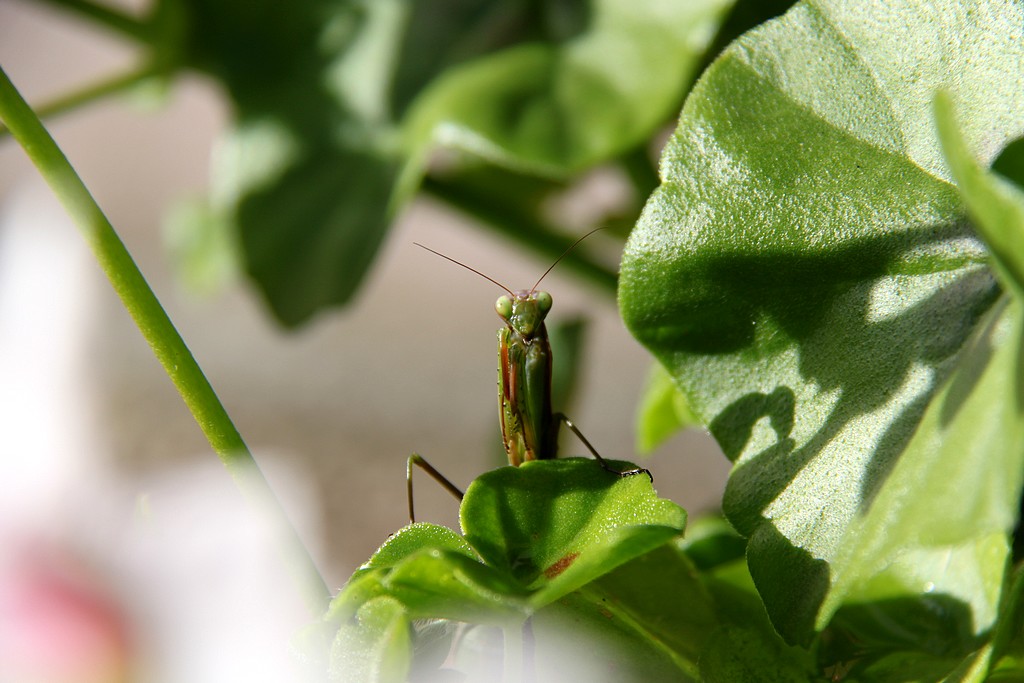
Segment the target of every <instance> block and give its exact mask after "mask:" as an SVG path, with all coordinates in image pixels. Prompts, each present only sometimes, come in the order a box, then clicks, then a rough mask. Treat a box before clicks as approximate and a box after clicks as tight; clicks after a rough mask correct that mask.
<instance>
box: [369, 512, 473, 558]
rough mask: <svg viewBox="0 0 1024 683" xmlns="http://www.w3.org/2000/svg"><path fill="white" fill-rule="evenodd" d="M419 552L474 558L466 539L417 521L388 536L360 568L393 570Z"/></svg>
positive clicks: (435, 525) (449, 530) (436, 526)
mask: <svg viewBox="0 0 1024 683" xmlns="http://www.w3.org/2000/svg"><path fill="white" fill-rule="evenodd" d="M421 550H447V551H450V552H455V553H462V554H463V555H465V556H466V557H470V558H475V557H476V553H474V552H473V549H472V548H471V547H469V544H468V543H466V539H464V538H463V537H462V536H460V535H459V534H457V533H455V532H454V531H452V530H451V529H449V528H448V527H444V526H439V525H437V524H430V523H429V522H416V523H415V524H410V525H408V526H405V527H402V528H401V529H399V530H398V531H396V532H395V533H393V534H392V535H391V536H390V537H388V540H387V541H385V542H384V545H382V546H381V547H380V548H378V549H377V552H375V553H374V554H373V556H372V557H371V558H370V559H369V560H367V562H366V564H364V565H363V566H362V567H361V568H360V569H377V568H385V567H393V566H395V565H397V564H399V563H400V562H401V561H402V560H404V559H405V558H407V557H409V556H410V555H413V554H415V553H418V552H420V551H421Z"/></svg>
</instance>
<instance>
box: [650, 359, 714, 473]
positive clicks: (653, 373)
mask: <svg viewBox="0 0 1024 683" xmlns="http://www.w3.org/2000/svg"><path fill="white" fill-rule="evenodd" d="M636 422H637V426H636V441H637V443H636V448H637V450H638V451H639V452H640V453H645V454H646V453H650V452H651V451H653V450H654V449H655V448H657V447H658V446H660V445H661V444H662V443H663V442H664V441H665V440H666V439H668V438H669V437H670V436H672V435H673V434H675V433H676V432H678V431H679V430H680V429H685V428H686V427H697V426H702V425H703V423H702V422H701V421H700V418H699V417H697V415H696V413H694V412H693V410H691V409H690V404H689V403H688V402H687V400H686V396H685V395H684V394H683V393H682V392H681V391H679V389H678V388H677V387H676V384H675V381H673V379H672V376H671V375H670V374H668V372H666V371H665V368H664V367H662V366H661V365H660V364H658V363H655V364H653V365H652V366H651V370H650V373H649V374H648V375H647V386H646V387H645V388H644V395H643V397H642V398H641V399H640V408H639V409H638V410H637V420H636Z"/></svg>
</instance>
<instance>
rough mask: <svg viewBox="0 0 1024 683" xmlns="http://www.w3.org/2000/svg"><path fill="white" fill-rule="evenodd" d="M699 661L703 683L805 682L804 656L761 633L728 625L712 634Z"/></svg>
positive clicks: (806, 670)
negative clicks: (740, 682) (741, 682)
mask: <svg viewBox="0 0 1024 683" xmlns="http://www.w3.org/2000/svg"><path fill="white" fill-rule="evenodd" d="M710 643H711V645H710V646H709V647H708V649H707V651H706V652H705V653H704V656H703V657H702V658H701V661H700V680H701V681H704V683H735V682H736V681H743V683H790V682H792V683H805V682H806V681H807V680H809V674H810V671H808V667H807V664H806V661H804V660H805V657H802V656H801V654H800V653H799V651H796V650H795V648H788V647H786V645H785V644H784V643H782V642H780V641H779V640H778V639H776V638H772V637H771V636H770V635H768V634H766V633H765V632H764V631H762V630H755V629H753V628H749V627H744V626H727V627H723V628H721V629H719V630H717V631H715V632H714V633H712V634H711V638H710Z"/></svg>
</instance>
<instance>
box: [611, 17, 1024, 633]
mask: <svg viewBox="0 0 1024 683" xmlns="http://www.w3.org/2000/svg"><path fill="white" fill-rule="evenodd" d="M1022 23H1024V6H1022V5H1021V3H1019V2H1014V1H1011V0H1001V1H997V2H990V3H986V4H985V7H984V10H983V11H981V10H979V11H968V10H965V9H964V8H963V6H962V5H961V4H960V3H957V2H953V1H952V0H945V1H942V2H928V3H924V2H919V1H915V0H903V1H901V2H892V3H884V4H882V3H847V2H839V1H831V0H819V1H817V2H802V3H800V4H798V5H797V6H796V7H794V9H793V10H791V11H790V12H788V13H787V14H786V15H785V16H784V17H782V18H780V19H778V20H776V21H773V22H770V23H768V24H765V25H764V26H762V27H761V28H759V29H756V30H755V31H752V32H751V33H749V34H747V35H745V36H744V37H743V38H741V39H740V40H739V41H738V42H737V43H736V44H734V45H733V46H732V47H730V48H729V49H728V50H727V51H726V52H725V53H723V55H722V57H721V58H720V59H719V60H717V61H716V62H715V63H714V64H713V65H712V66H711V67H710V68H709V69H708V71H707V72H706V73H705V75H704V77H703V78H702V79H701V81H700V82H699V83H698V84H697V86H695V88H694V90H693V92H692V94H691V96H690V98H689V99H688V100H687V103H686V106H685V107H684V109H683V112H682V116H681V119H680V126H679V128H678V130H677V131H676V133H675V135H674V137H673V138H672V140H671V141H670V143H669V145H668V147H667V148H666V151H665V154H664V157H663V159H662V181H663V184H662V186H661V187H660V188H659V190H658V191H657V192H656V193H655V194H654V195H653V196H652V198H651V200H650V202H649V203H648V206H647V208H646V210H645V213H644V216H643V217H642V219H641V221H640V223H639V224H638V226H637V228H636V230H635V231H634V233H633V234H632V235H631V237H630V242H629V244H628V245H627V250H626V254H625V258H624V261H623V266H622V278H621V288H620V301H621V306H622V312H623V316H624V318H625V320H626V323H627V325H628V326H629V327H630V329H631V330H632V331H633V333H634V334H635V335H636V336H637V338H638V339H640V340H641V341H642V342H643V343H644V344H646V345H647V346H648V347H649V348H650V349H651V350H652V351H653V352H654V353H655V354H656V355H657V356H658V358H659V360H660V361H661V362H662V363H663V364H664V365H665V366H666V367H667V368H668V369H669V371H670V372H671V374H672V376H673V377H674V378H675V380H676V381H677V382H679V384H680V385H681V386H683V387H684V388H685V390H686V392H687V396H688V398H689V399H690V405H691V407H692V408H693V409H694V411H695V412H696V413H697V414H699V415H700V416H701V417H702V418H703V419H704V420H705V421H706V422H707V423H708V424H709V425H710V428H711V431H712V433H713V434H714V435H715V437H716V438H717V439H718V441H719V443H720V444H721V445H722V447H723V449H724V451H725V452H726V455H728V456H729V457H730V458H731V459H732V460H733V461H734V462H735V463H736V467H735V468H734V471H733V474H732V476H731V478H730V482H729V485H728V488H727V491H726V496H725V500H724V510H725V512H726V514H727V515H728V517H729V519H730V521H731V522H732V523H733V524H734V525H735V527H736V528H737V529H738V530H739V531H740V532H742V533H743V534H744V535H746V536H748V537H749V544H748V549H747V553H748V558H749V562H750V568H751V572H752V574H753V576H754V580H755V581H756V583H757V585H758V588H759V590H760V591H761V594H762V596H763V598H764V600H765V604H766V605H767V607H768V610H769V613H770V614H771V616H772V620H773V623H774V624H775V626H776V627H777V628H778V629H779V630H780V632H782V633H783V634H784V635H785V636H786V637H787V638H788V639H789V640H791V641H806V640H807V639H809V638H810V637H811V636H812V634H813V633H814V632H815V631H816V630H817V629H820V628H821V627H822V626H823V625H824V623H825V622H826V621H827V619H828V618H829V616H830V615H831V613H832V612H833V611H834V610H835V609H836V608H837V607H838V606H839V602H841V601H843V600H847V599H851V598H853V596H854V594H860V593H861V592H862V591H864V593H863V595H864V596H867V595H868V594H869V593H870V594H871V595H872V598H871V599H873V600H874V599H880V598H881V596H882V595H883V594H886V595H888V596H889V597H892V596H893V595H902V596H912V595H924V594H925V592H926V591H928V590H936V591H941V592H944V593H946V595H947V596H948V597H950V598H951V599H953V600H956V601H958V602H960V603H962V604H963V605H964V606H965V607H966V608H967V609H968V611H969V613H970V614H971V617H972V619H973V621H972V629H973V630H974V632H980V631H983V630H984V629H986V628H988V627H989V626H990V625H991V620H992V618H993V616H994V607H995V605H994V602H993V600H994V598H995V597H996V595H997V590H996V589H997V587H998V578H999V574H1000V572H1001V567H1002V559H1001V558H1002V555H1001V554H1000V553H1001V551H1000V549H999V547H998V546H999V542H998V539H999V538H1000V537H1002V536H1003V535H1004V534H1005V533H1006V532H1007V531H1008V530H1009V528H1010V527H1011V526H1012V523H1013V518H1014V515H1015V512H1016V498H1017V494H1019V478H1020V474H1019V473H1020V470H1021V465H1020V463H1019V459H1020V456H1021V444H1020V442H1019V441H1018V438H1019V436H1018V434H1017V432H1018V428H1017V427H1016V426H1014V425H1016V424H1020V416H1019V414H1018V408H1019V405H1018V395H1017V393H1016V391H1017V387H1016V380H1015V377H1019V374H1016V373H1017V372H1018V371H1017V370H1016V360H1015V358H1016V353H1017V350H1018V344H1019V331H1018V330H1017V326H1018V322H1017V319H1018V313H1017V312H1016V311H1015V309H1012V308H1009V307H1007V305H1006V302H1005V301H1002V300H1001V298H1000V294H999V290H998V287H997V284H996V283H995V281H994V278H993V276H992V274H991V272H990V271H989V270H988V268H987V267H986V266H985V263H986V260H987V253H986V251H985V249H984V245H983V244H982V243H981V242H980V241H979V240H978V239H977V238H976V237H975V236H974V235H973V233H972V231H971V230H970V228H969V226H968V224H967V222H966V220H965V212H964V209H963V205H962V203H961V200H960V195H959V192H958V190H957V188H956V187H955V186H954V185H953V183H952V182H951V179H950V174H949V171H948V169H947V167H946V164H945V161H944V159H943V157H942V155H941V153H940V150H939V143H938V139H937V136H936V135H935V128H934V123H933V120H932V109H931V101H932V97H933V94H934V91H935V89H937V88H946V89H948V90H949V91H950V92H951V94H952V97H953V99H954V100H955V101H956V102H957V105H958V111H959V110H960V107H961V106H964V107H965V110H964V114H963V116H964V120H963V126H964V131H963V135H964V137H965V139H966V140H967V142H968V145H969V147H970V148H971V149H973V150H975V152H976V153H979V154H981V156H982V160H983V162H985V161H988V160H990V159H992V158H993V157H994V156H995V155H996V153H997V152H998V151H999V149H1000V148H1001V147H1002V146H1003V145H1005V144H1006V143H1007V142H1008V141H1009V140H1011V139H1013V138H1016V137H1018V136H1020V134H1021V132H1022V130H1024V90H1022V89H1020V88H1014V87H1006V84H1008V83H1016V82H1017V80H1018V79H1019V75H1020V74H1021V73H1024V42H1022V41H1021V40H1020V27H1021V25H1022ZM939 46H947V47H939ZM966 54H969V55H971V56H972V58H971V59H969V60H967V59H962V58H961V56H962V55H966ZM1000 373H1002V379H999V377H998V376H999V375H1000ZM982 387H984V388H982ZM987 391H991V392H995V393H983V392H987ZM969 416H970V417H969ZM972 420H973V423H972V424H968V423H969V421H972ZM958 447H959V448H965V450H963V451H958V450H957V448H958ZM1004 447H1005V449H1004ZM904 456H908V457H906V458H905V457H904ZM958 458H962V460H958ZM949 468H951V469H949ZM954 484H959V486H956V487H955V491H954V489H953V486H954ZM965 496H966V499H965ZM985 501H989V502H985ZM928 515H933V516H928ZM943 530H944V531H943ZM861 544H867V545H866V546H864V547H862V545H861ZM1004 545H1005V544H1004ZM1004 549H1005V548H1004ZM905 550H906V551H907V552H904V551H905ZM893 553H898V558H899V560H900V561H899V562H897V561H896V560H897V555H894V554H893ZM944 553H945V554H948V556H949V557H950V562H949V563H948V564H943V563H942V562H941V561H940V558H941V557H942V556H943V554H944ZM915 567H916V568H917V570H918V571H917V572H916V573H914V571H913V568H915ZM883 569H885V570H886V575H887V578H884V579H879V581H880V582H881V583H879V584H874V585H873V586H871V587H870V589H869V587H868V585H867V584H868V583H870V582H871V580H869V578H868V577H869V576H871V575H872V574H873V573H874V572H880V571H882V570H883ZM911 575H913V576H911ZM993 581H996V583H995V584H993V583H992V582H993ZM883 584H884V586H885V588H884V590H883ZM855 585H856V586H857V588H854V586H855ZM836 586H838V590H835V591H834V590H833V589H834V588H835V587H836ZM886 591H889V593H886ZM961 645H962V644H961Z"/></svg>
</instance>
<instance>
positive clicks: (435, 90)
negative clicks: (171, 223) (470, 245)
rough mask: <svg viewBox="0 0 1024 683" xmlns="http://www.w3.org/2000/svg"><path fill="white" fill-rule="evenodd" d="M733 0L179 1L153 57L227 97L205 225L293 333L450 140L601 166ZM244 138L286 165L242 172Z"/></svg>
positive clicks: (666, 109) (672, 90)
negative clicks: (284, 145) (224, 241)
mask: <svg viewBox="0 0 1024 683" xmlns="http://www.w3.org/2000/svg"><path fill="white" fill-rule="evenodd" d="M730 3H731V0H700V1H699V2H690V3H681V4H680V3H665V2H663V1H662V0H644V2H642V3H639V4H638V3H633V4H631V5H629V6H628V10H627V9H626V7H627V6H626V5H622V4H621V3H619V2H617V0H592V2H590V3H585V2H583V1H582V0H559V1H558V2H549V3H523V2H518V1H514V0H432V1H431V2H421V3H412V2H409V1H408V0H297V1H296V2H291V3H278V2H272V1H270V0H255V1H252V0H248V1H246V2H241V1H240V0H203V1H202V2H200V1H197V0H181V2H178V3H169V2H165V3H161V7H164V6H166V7H164V11H162V12H161V14H160V16H162V17H163V18H162V19H160V20H159V21H158V22H157V23H158V24H159V25H160V26H161V27H163V28H164V29H165V30H164V31H163V33H166V34H167V36H164V37H163V38H161V41H160V47H159V49H158V53H159V55H160V57H159V58H160V60H161V62H162V63H167V64H171V65H175V64H179V63H181V64H186V65H189V66H192V67H195V68H198V69H200V70H202V71H204V72H206V73H208V74H210V75H211V76H213V77H214V78H215V79H217V80H218V81H220V82H221V83H222V84H223V85H224V87H225V88H226V90H227V92H228V93H229V95H230V97H231V100H232V102H233V104H234V107H235V112H234V113H235V120H234V124H233V126H232V129H230V130H229V131H228V134H227V146H228V147H235V148H236V151H237V150H239V149H240V150H241V151H242V152H243V153H242V154H240V155H239V154H226V155H225V154H222V155H219V156H218V161H217V163H216V165H215V169H214V177H215V182H220V181H219V180H216V179H218V178H219V177H220V176H227V177H228V178H229V181H228V182H221V183H220V186H219V187H218V188H215V190H214V192H213V201H212V203H211V210H210V212H209V214H208V215H210V216H214V217H217V218H218V219H220V220H221V221H223V223H224V224H226V225H227V230H230V231H232V232H233V233H234V234H237V235H238V236H239V239H238V240H237V242H238V245H239V246H240V249H241V257H242V258H241V261H242V262H243V264H244V266H245V269H246V271H247V272H248V274H249V275H250V276H251V278H252V279H253V280H254V281H255V282H256V284H257V285H258V287H259V288H260V290H261V292H262V293H263V296H264V297H265V298H266V300H267V302H268V304H269V305H270V307H271V309H272V310H273V312H274V315H275V316H276V317H277V318H278V319H279V320H280V321H281V322H282V323H284V324H286V325H289V326H295V325H299V324H301V323H303V322H306V321H307V320H309V319H310V318H311V317H312V316H313V315H314V314H316V312H317V311H320V310H322V309H324V308H326V307H329V306H334V305H340V304H344V303H346V302H348V301H349V300H350V299H351V297H352V296H353V295H354V293H355V292H356V290H357V288H358V286H359V283H360V282H361V281H362V279H363V277H364V276H365V274H366V272H367V270H368V269H369V267H370V265H371V263H372V261H373V259H374V257H375V255H376V253H377V251H378V250H379V248H380V245H381V244H382V242H383V239H384V237H385V235H386V232H387V229H388V227H389V225H390V223H391V222H392V221H393V220H394V218H395V216H396V213H397V211H398V210H399V209H401V207H402V206H403V205H404V204H405V203H406V202H407V201H408V200H409V199H410V198H411V196H412V194H413V191H414V190H415V188H416V186H417V184H418V178H419V174H420V169H421V164H422V162H423V161H424V160H425V159H426V155H427V154H429V151H430V148H431V147H432V146H433V144H434V142H435V141H440V142H442V144H446V142H445V140H447V138H448V137H450V136H448V135H447V133H445V131H448V133H450V132H451V131H453V130H454V128H453V126H454V127H457V128H459V129H460V130H461V131H462V132H461V133H459V135H457V136H456V137H457V138H458V139H459V140H464V139H467V136H469V137H473V136H476V138H479V139H483V138H485V137H488V136H490V137H493V138H494V140H493V141H492V142H489V143H488V144H487V145H485V146H486V147H487V148H488V149H490V148H492V147H494V146H495V145H498V146H500V145H507V146H508V147H507V149H504V150H503V151H501V153H500V154H499V155H498V157H500V158H501V159H503V160H509V159H513V158H515V159H516V162H515V165H517V166H519V167H522V166H523V165H524V164H525V165H526V166H530V167H532V168H534V169H537V168H541V167H545V168H547V167H548V166H550V157H551V154H550V152H552V151H554V152H555V158H556V159H558V163H559V164H560V168H559V169H558V173H559V174H565V173H566V172H573V171H578V170H580V169H583V168H585V167H587V166H588V165H592V164H595V163H598V162H600V161H605V160H607V159H609V158H610V157H612V156H614V155H616V154H618V153H619V152H621V151H624V150H625V149H627V148H629V147H630V146H635V145H637V144H640V143H641V142H642V141H644V140H645V139H646V138H647V137H648V136H650V135H651V134H652V133H653V132H654V130H655V129H656V127H657V126H658V125H660V124H661V123H662V122H663V121H664V120H665V119H667V118H668V117H669V116H670V115H671V112H672V111H673V109H674V107H675V105H676V103H677V101H678V100H679V98H680V97H681V94H682V92H683V91H684V89H685V88H686V87H687V84H688V82H689V81H690V79H691V78H692V74H693V72H694V70H695V68H696V63H697V60H698V58H699V57H700V55H702V51H703V48H704V47H705V46H706V45H707V43H708V42H709V40H710V39H711V37H712V36H713V34H714V30H715V28H716V27H717V22H718V18H719V15H721V14H722V12H724V11H725V9H727V8H728V6H729V5H730ZM172 5H173V7H172ZM168 8H170V9H168ZM171 9H173V10H174V11H170V10H171ZM161 35H163V34H161ZM527 64H528V65H529V66H530V69H529V70H528V71H520V67H521V66H523V65H527ZM510 70H511V71H510ZM502 73H505V74H506V75H507V76H508V78H505V77H500V76H501V74H502ZM496 76H497V78H496ZM424 98H425V99H424ZM413 112H420V113H413ZM409 114H412V120H411V121H410V122H406V121H405V119H406V118H407V115H409ZM549 115H550V118H549ZM538 116H539V117H540V118H539V119H538ZM516 120H519V121H520V122H521V123H516ZM478 124H479V125H478ZM520 129H521V130H522V131H523V134H520V133H519V132H517V130H520ZM415 130H418V131H420V133H419V134H413V135H411V136H410V135H409V132H410V131H415ZM252 131H257V132H261V133H266V132H268V131H270V132H271V135H272V136H275V137H276V139H278V140H280V139H284V140H287V142H288V153H287V154H281V155H277V156H271V157H262V158H260V159H259V160H258V162H257V163H253V162H254V158H253V154H252V153H251V152H252V150H251V149H250V147H252V146H255V147H256V148H257V150H258V148H260V147H261V146H265V145H266V141H265V140H261V139H260V136H259V135H253V134H252ZM435 132H437V133H439V136H437V137H435V135H434V133H435ZM535 133H536V134H535ZM567 133H568V134H571V140H572V143H571V144H570V145H569V146H568V148H565V145H563V144H562V142H564V141H567V140H569V139H570V138H569V137H566V134H567ZM538 136H539V137H538ZM240 139H241V140H243V143H242V144H239V142H238V140H240ZM552 141H554V142H555V143H556V147H555V148H549V147H548V144H549V143H551V142H552ZM271 143H273V141H271ZM455 146H456V147H459V146H460V145H455ZM470 147H478V146H477V145H475V144H474V145H470ZM531 155H532V156H533V157H537V158H535V159H531V158H530V157H531ZM538 155H539V156H538ZM257 156H258V155H257ZM410 157H411V158H412V161H410ZM402 169H405V176H404V177H405V180H404V181H403V180H401V173H402ZM253 172H256V175H257V176H259V177H257V178H253V177H251V176H252V175H253ZM219 229H220V230H225V228H224V227H221V228H219ZM203 241H204V240H202V239H200V240H198V242H203ZM196 242H197V241H196V240H193V243H196Z"/></svg>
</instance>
